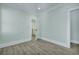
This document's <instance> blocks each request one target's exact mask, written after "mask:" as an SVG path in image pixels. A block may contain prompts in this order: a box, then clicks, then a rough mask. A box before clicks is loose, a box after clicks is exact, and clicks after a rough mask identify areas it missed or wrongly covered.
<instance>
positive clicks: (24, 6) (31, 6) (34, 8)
mask: <svg viewBox="0 0 79 59" xmlns="http://www.w3.org/2000/svg"><path fill="white" fill-rule="evenodd" d="M57 4H58V3H4V4H3V5H6V6H10V7H13V8H18V9H21V10H24V11H27V12H34V13H40V12H43V11H45V10H47V9H49V8H51V7H54V6H56V5H57ZM38 8H40V10H38Z"/></svg>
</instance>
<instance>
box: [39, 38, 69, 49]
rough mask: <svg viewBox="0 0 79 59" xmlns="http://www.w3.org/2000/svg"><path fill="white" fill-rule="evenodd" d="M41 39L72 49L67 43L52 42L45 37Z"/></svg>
mask: <svg viewBox="0 0 79 59" xmlns="http://www.w3.org/2000/svg"><path fill="white" fill-rule="evenodd" d="M40 39H43V40H46V41H48V42H51V43H55V44H57V45H60V46H63V47H66V48H70V46H68V45H67V44H66V43H62V42H59V41H55V40H50V39H48V38H44V37H41V38H40Z"/></svg>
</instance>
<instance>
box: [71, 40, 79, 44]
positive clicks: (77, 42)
mask: <svg viewBox="0 0 79 59" xmlns="http://www.w3.org/2000/svg"><path fill="white" fill-rule="evenodd" d="M71 42H72V43H76V44H79V41H76V40H71Z"/></svg>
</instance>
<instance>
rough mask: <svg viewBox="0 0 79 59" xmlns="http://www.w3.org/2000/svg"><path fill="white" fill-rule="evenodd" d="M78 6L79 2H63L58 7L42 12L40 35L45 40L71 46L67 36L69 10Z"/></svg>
mask: <svg viewBox="0 0 79 59" xmlns="http://www.w3.org/2000/svg"><path fill="white" fill-rule="evenodd" d="M75 7H78V4H62V6H58V7H57V8H55V9H53V7H52V9H51V10H50V9H48V11H45V12H43V13H41V14H40V16H39V20H40V37H41V38H43V39H44V38H45V40H47V41H50V42H53V43H56V44H59V45H62V46H65V47H70V45H69V44H70V42H69V40H70V39H68V37H67V31H68V30H69V29H68V26H69V25H68V10H69V9H71V8H75Z"/></svg>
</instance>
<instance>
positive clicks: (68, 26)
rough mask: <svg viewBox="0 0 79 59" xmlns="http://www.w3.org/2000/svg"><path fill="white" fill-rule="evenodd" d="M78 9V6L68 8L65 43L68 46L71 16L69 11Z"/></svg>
mask: <svg viewBox="0 0 79 59" xmlns="http://www.w3.org/2000/svg"><path fill="white" fill-rule="evenodd" d="M77 9H79V7H75V8H70V9H68V13H67V44H68V48H70V47H71V29H70V27H71V18H70V13H71V11H74V10H77Z"/></svg>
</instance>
